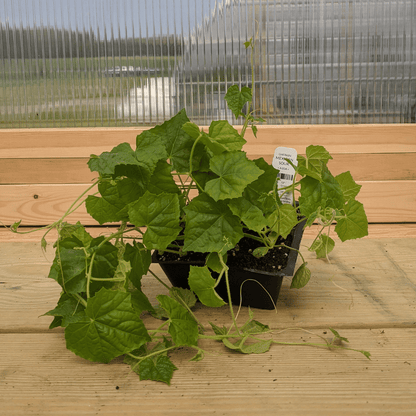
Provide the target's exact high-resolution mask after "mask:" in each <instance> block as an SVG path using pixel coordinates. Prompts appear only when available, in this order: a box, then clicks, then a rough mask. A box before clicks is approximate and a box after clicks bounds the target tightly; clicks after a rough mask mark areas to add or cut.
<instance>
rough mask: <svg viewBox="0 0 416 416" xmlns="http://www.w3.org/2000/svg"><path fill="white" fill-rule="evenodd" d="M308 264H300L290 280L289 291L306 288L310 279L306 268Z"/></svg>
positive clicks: (309, 273)
mask: <svg viewBox="0 0 416 416" xmlns="http://www.w3.org/2000/svg"><path fill="white" fill-rule="evenodd" d="M307 264H308V263H302V264H301V265H300V266H299V268H298V270H297V271H296V273H295V275H294V276H293V279H292V284H291V285H290V288H291V289H301V288H302V287H304V286H306V284H307V283H308V282H309V279H310V278H311V271H310V270H309V269H308V268H307V267H306V266H307Z"/></svg>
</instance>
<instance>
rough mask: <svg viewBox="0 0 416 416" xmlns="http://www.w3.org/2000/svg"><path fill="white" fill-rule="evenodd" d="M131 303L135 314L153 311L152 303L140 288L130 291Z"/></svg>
mask: <svg viewBox="0 0 416 416" xmlns="http://www.w3.org/2000/svg"><path fill="white" fill-rule="evenodd" d="M131 305H132V307H133V309H134V310H135V311H136V313H137V315H140V314H141V313H142V312H143V311H149V312H150V313H152V312H154V308H153V306H152V304H151V303H150V301H149V299H148V298H147V296H146V295H145V294H144V293H143V292H142V291H141V290H134V291H133V292H131Z"/></svg>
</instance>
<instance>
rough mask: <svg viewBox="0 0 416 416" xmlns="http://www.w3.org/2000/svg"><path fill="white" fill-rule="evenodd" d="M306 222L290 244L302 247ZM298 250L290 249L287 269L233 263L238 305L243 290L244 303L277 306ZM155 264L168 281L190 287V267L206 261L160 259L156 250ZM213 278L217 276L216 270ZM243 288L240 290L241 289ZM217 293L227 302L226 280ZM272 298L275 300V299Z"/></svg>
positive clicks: (232, 284) (232, 281)
mask: <svg viewBox="0 0 416 416" xmlns="http://www.w3.org/2000/svg"><path fill="white" fill-rule="evenodd" d="M304 225H305V222H304V221H303V222H301V223H299V224H298V225H297V226H296V227H295V228H293V230H292V232H291V235H292V237H293V238H292V244H291V247H293V248H295V249H299V246H300V242H301V240H302V235H303V227H304ZM297 257H298V252H297V251H295V250H289V253H288V260H287V265H286V267H285V268H283V269H281V270H278V271H276V272H273V273H270V272H265V271H262V270H253V269H246V268H237V267H235V266H230V269H229V271H228V277H229V282H230V292H231V300H232V303H233V304H235V305H239V304H240V290H241V296H242V302H241V304H242V305H243V306H250V307H252V308H259V309H274V304H273V302H274V303H276V302H277V299H278V297H279V293H280V288H281V286H282V281H283V277H284V276H293V274H294V271H295V264H296V260H297ZM152 261H153V263H159V264H160V266H161V268H162V270H163V271H164V272H165V273H166V276H167V277H168V279H169V281H170V282H171V283H172V285H173V286H175V287H181V288H184V289H189V285H188V276H189V270H190V266H199V267H202V266H204V264H205V262H204V261H203V260H196V261H181V260H175V261H161V260H160V259H159V256H158V253H157V251H155V252H154V253H153V256H152ZM212 275H213V277H214V278H215V277H217V276H218V275H216V274H215V273H213V274H212ZM240 288H241V289H240ZM215 290H216V291H217V293H218V294H219V295H220V296H221V297H222V298H223V299H224V300H225V301H227V299H228V296H227V288H226V284H225V279H224V278H223V279H221V282H220V284H219V285H218V286H217V287H216V289H215ZM272 299H273V301H272Z"/></svg>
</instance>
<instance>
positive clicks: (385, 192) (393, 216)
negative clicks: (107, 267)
mask: <svg viewBox="0 0 416 416" xmlns="http://www.w3.org/2000/svg"><path fill="white" fill-rule="evenodd" d="M359 183H360V184H362V185H363V187H362V189H361V193H360V195H359V200H360V201H361V202H362V203H363V204H364V206H365V209H366V212H367V216H368V219H369V221H370V222H376V223H379V222H393V223H398V222H416V181H379V182H359ZM88 186H89V185H87V184H75V185H69V184H59V185H57V184H56V185H55V184H49V185H2V186H1V194H0V221H1V222H2V223H3V224H6V225H11V224H13V223H14V222H16V221H19V220H22V224H23V225H26V226H30V225H47V224H50V223H52V222H54V221H56V220H57V219H59V218H60V217H61V216H62V215H63V214H64V213H65V212H66V211H67V209H68V208H69V206H70V205H71V204H72V202H73V201H74V200H75V199H76V198H77V197H78V196H79V195H80V194H81V193H82V192H84V191H85V190H86V189H87V187H88ZM92 192H93V190H92V191H90V193H92ZM68 221H70V222H76V221H81V222H82V223H83V224H85V225H97V223H96V222H95V221H94V220H92V219H91V218H90V216H89V215H88V214H87V213H86V211H85V207H84V206H82V207H81V208H80V209H79V210H78V211H77V212H75V213H73V214H71V215H70V216H69V217H68Z"/></svg>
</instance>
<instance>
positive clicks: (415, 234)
mask: <svg viewBox="0 0 416 416" xmlns="http://www.w3.org/2000/svg"><path fill="white" fill-rule="evenodd" d="M318 228H319V227H318V226H317V225H313V226H312V227H309V228H307V229H306V230H305V231H304V233H303V236H304V238H306V239H311V238H315V237H316V235H317V230H318ZM86 229H87V231H88V232H89V233H90V234H91V235H92V236H93V237H98V236H100V235H109V234H111V232H114V231H115V229H116V225H114V227H86ZM21 230H22V231H24V232H28V231H29V232H30V233H28V234H17V233H12V232H10V230H8V229H7V228H4V227H3V228H0V242H3V243H4V242H22V243H29V242H35V243H39V244H40V239H41V238H42V235H43V233H44V231H43V232H42V231H41V230H39V231H35V230H36V228H31V227H24V228H22V229H21ZM57 237H58V234H57V233H56V231H55V230H52V231H51V232H50V233H49V234H48V237H47V240H48V242H51V243H53V242H54V241H55V240H56V239H57ZM332 238H334V239H337V236H336V234H335V235H333V236H332ZM367 238H379V239H384V238H390V239H394V238H416V224H369V228H368V236H366V237H364V239H367Z"/></svg>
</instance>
